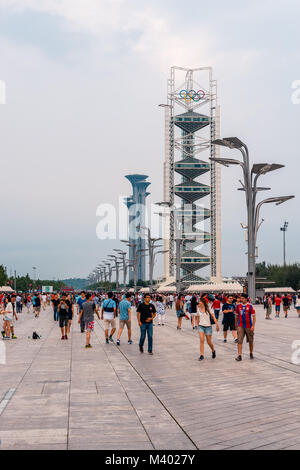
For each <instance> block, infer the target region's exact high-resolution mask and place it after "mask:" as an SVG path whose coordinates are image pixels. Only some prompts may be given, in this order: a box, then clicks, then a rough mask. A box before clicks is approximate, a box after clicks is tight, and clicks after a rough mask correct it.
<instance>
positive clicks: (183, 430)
mask: <svg viewBox="0 0 300 470" xmlns="http://www.w3.org/2000/svg"><path fill="white" fill-rule="evenodd" d="M97 323H98V324H99V326H100V328H101V329H102V330H103V331H104V329H103V327H102V325H101V324H100V321H99V320H97ZM113 344H114V346H115V348H116V349H117V351H119V353H120V354H122V356H123V357H124V358H125V359H126V361H127V362H128V363H129V364H130V366H131V367H132V368H133V370H134V371H135V372H136V374H137V375H138V376H139V377H140V378H141V380H142V381H143V382H144V384H145V385H146V386H147V387H148V389H149V390H150V391H151V392H152V394H153V395H154V396H155V397H156V399H157V400H158V401H159V403H160V404H161V405H162V406H163V408H164V409H165V410H166V412H167V413H168V414H169V416H170V417H171V418H172V419H173V421H174V422H175V423H176V424H177V426H178V427H179V428H180V429H181V431H182V432H183V433H184V434H185V436H186V437H187V438H188V439H189V441H190V442H191V443H192V444H193V446H195V448H196V449H197V450H199V448H198V446H197V444H196V443H195V442H194V441H193V439H192V438H191V437H190V436H189V435H188V433H187V432H186V431H185V429H184V428H183V427H182V426H181V424H180V423H179V422H178V421H177V419H176V418H175V417H174V416H173V415H172V413H171V411H170V410H169V409H168V408H167V407H166V405H165V404H164V403H163V402H162V400H161V399H160V398H159V397H158V395H157V394H156V393H155V391H154V390H153V388H152V387H151V386H150V385H149V384H148V383H147V382H146V380H145V379H144V378H143V376H142V375H141V374H140V373H139V371H138V370H137V369H136V367H135V366H134V365H133V364H132V362H131V361H130V359H128V357H127V356H126V355H125V354H124V353H123V351H122V350H121V349H120V348H118V347H117V345H116V344H115V343H113ZM125 393H126V392H125Z"/></svg>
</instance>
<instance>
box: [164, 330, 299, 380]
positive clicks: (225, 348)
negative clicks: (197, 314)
mask: <svg viewBox="0 0 300 470" xmlns="http://www.w3.org/2000/svg"><path fill="white" fill-rule="evenodd" d="M165 326H167V327H168V328H171V329H173V330H175V326H173V325H169V324H166V325H165ZM191 333H192V332H191ZM181 334H184V335H185V336H186V337H188V336H192V334H190V333H188V332H186V331H182V332H181ZM219 346H220V347H221V348H223V350H228V346H229V347H230V348H231V349H232V348H233V347H234V345H233V344H232V345H231V344H229V343H227V345H226V346H224V344H218V347H219ZM257 353H258V354H262V355H263V356H267V357H272V356H270V355H269V354H266V353H262V352H260V351H257ZM255 359H256V360H257V361H261V362H264V363H265V364H269V365H271V366H273V367H278V368H279V369H284V370H287V371H289V372H293V373H294V374H297V375H299V374H300V370H299V372H298V371H296V370H291V369H289V368H288V367H284V366H280V365H278V364H274V363H273V362H270V361H267V360H266V359H262V358H259V357H255ZM275 360H276V361H281V362H284V363H285V364H289V365H292V366H293V365H295V364H292V363H291V362H287V361H285V360H284V359H278V358H276V359H275Z"/></svg>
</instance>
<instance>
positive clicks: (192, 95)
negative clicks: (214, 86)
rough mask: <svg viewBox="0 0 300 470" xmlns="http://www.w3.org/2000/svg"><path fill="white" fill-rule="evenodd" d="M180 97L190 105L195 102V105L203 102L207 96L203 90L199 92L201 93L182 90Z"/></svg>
mask: <svg viewBox="0 0 300 470" xmlns="http://www.w3.org/2000/svg"><path fill="white" fill-rule="evenodd" d="M179 96H180V98H182V99H184V100H185V101H187V102H189V103H190V102H191V101H195V103H197V102H198V101H200V100H203V98H204V96H205V91H203V90H199V91H195V90H190V91H187V90H181V92H180V93H179Z"/></svg>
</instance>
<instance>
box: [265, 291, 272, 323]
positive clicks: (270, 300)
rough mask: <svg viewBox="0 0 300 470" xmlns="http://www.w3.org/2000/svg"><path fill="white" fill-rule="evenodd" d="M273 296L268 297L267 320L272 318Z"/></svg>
mask: <svg viewBox="0 0 300 470" xmlns="http://www.w3.org/2000/svg"><path fill="white" fill-rule="evenodd" d="M271 315H272V297H271V296H269V297H267V311H266V320H272V318H271Z"/></svg>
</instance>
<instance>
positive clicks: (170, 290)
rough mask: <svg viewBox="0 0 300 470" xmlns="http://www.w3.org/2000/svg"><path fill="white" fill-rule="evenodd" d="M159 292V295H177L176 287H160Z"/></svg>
mask: <svg viewBox="0 0 300 470" xmlns="http://www.w3.org/2000/svg"><path fill="white" fill-rule="evenodd" d="M157 292H158V293H159V294H175V293H176V287H175V286H166V287H160V288H159V289H157Z"/></svg>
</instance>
